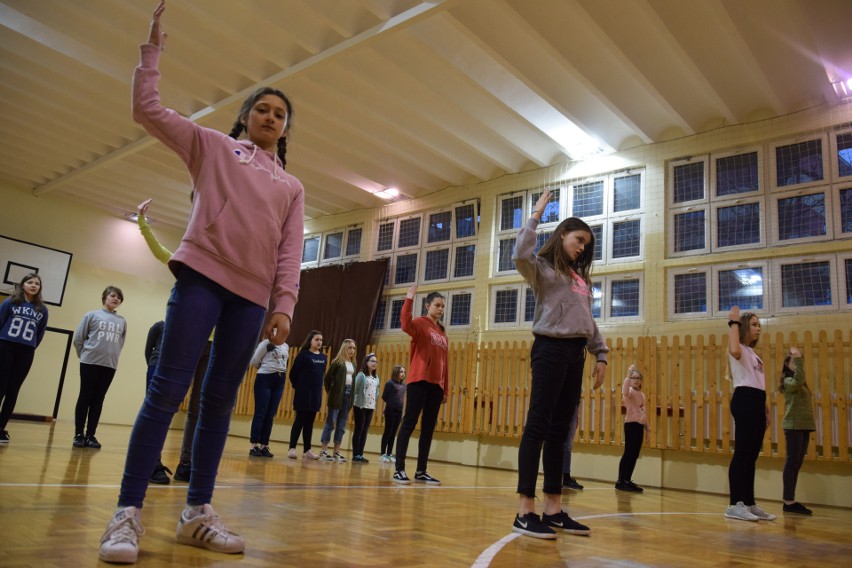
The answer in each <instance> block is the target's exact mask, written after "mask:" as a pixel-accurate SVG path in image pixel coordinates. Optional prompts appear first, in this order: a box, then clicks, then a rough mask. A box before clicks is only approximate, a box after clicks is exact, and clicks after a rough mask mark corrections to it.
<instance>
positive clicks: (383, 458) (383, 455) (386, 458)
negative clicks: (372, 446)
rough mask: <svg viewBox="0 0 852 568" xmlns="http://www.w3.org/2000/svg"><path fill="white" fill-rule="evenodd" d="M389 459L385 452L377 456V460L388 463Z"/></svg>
mask: <svg viewBox="0 0 852 568" xmlns="http://www.w3.org/2000/svg"><path fill="white" fill-rule="evenodd" d="M389 461H390V458H389V457H388V455H387V454H382V455H380V456H379V462H381V463H388V462H389Z"/></svg>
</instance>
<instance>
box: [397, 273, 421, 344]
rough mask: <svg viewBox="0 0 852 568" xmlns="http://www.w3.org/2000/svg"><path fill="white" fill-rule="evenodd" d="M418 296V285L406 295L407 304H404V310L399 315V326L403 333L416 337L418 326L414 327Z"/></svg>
mask: <svg viewBox="0 0 852 568" xmlns="http://www.w3.org/2000/svg"><path fill="white" fill-rule="evenodd" d="M416 295H417V284H415V285H414V286H412V287H411V288H409V289H408V292H407V293H406V294H405V302H404V303H403V304H402V310H400V314H399V324H400V327H402V331H404V332H405V333H407V334H408V335H410V336H411V337H415V336H416V335H417V331H418V329H417V326H415V325H412V323H413V321H414V296H416Z"/></svg>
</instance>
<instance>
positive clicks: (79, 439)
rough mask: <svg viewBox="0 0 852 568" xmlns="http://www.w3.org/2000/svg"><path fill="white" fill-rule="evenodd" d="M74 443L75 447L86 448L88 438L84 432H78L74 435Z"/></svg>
mask: <svg viewBox="0 0 852 568" xmlns="http://www.w3.org/2000/svg"><path fill="white" fill-rule="evenodd" d="M72 445H73V446H74V447H75V448H85V447H86V438H85V437H84V436H83V435H82V434H77V435H76V436H74V443H73V444H72Z"/></svg>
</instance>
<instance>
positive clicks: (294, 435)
mask: <svg viewBox="0 0 852 568" xmlns="http://www.w3.org/2000/svg"><path fill="white" fill-rule="evenodd" d="M316 417H317V413H316V412H308V411H306V410H297V411H296V418H294V419H293V427H292V428H291V429H290V449H291V450H295V449H296V446H298V445H299V435H301V436H302V441H303V442H304V444H305V451H306V452H307V451H308V450H310V449H311V439H312V438H313V436H314V419H315V418H316Z"/></svg>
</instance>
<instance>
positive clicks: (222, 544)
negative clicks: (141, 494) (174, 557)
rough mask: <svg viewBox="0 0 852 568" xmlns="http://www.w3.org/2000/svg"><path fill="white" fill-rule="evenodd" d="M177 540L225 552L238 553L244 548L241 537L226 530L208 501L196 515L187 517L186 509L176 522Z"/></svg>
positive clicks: (244, 543) (243, 541)
mask: <svg viewBox="0 0 852 568" xmlns="http://www.w3.org/2000/svg"><path fill="white" fill-rule="evenodd" d="M177 541H178V542H179V543H181V544H188V545H190V546H197V547H199V548H206V549H207V550H213V551H215V552H224V553H226V554H239V553H241V552H243V551H245V549H246V542H245V540H243V538H242V537H241V536H240V535H238V534H236V533H232V532H231V531H230V530H228V527H226V526H225V523H223V522H222V519H220V518H219V515H217V514H216V511H214V510H213V507H211V506H210V504H209V503H207V504H205V505H204V507H203V508H202V513H201V514H200V515H198V516H197V517H193V518H191V519H188V518H187V517H186V510H184V512H183V513H181V515H180V520H179V521H178V524H177Z"/></svg>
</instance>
